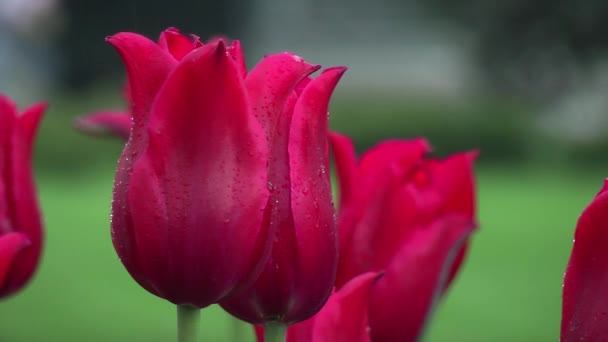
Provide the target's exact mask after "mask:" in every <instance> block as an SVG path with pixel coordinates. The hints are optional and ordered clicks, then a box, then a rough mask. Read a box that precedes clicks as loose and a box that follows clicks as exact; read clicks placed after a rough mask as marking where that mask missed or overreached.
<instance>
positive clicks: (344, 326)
mask: <svg viewBox="0 0 608 342" xmlns="http://www.w3.org/2000/svg"><path fill="white" fill-rule="evenodd" d="M379 277H380V274H379V273H374V272H368V273H363V274H361V275H359V276H357V277H355V278H353V279H351V280H350V281H349V282H348V283H347V284H346V285H344V286H343V287H342V288H341V289H340V290H339V291H337V292H336V293H334V294H333V295H332V296H331V297H330V298H329V300H328V301H327V303H326V304H325V306H324V307H323V309H322V310H321V311H320V312H319V313H318V314H317V315H316V316H315V318H314V319H315V324H314V328H313V334H312V336H313V338H312V341H314V342H371V338H370V334H369V331H370V329H369V322H368V307H369V301H370V297H371V293H372V292H371V290H372V285H373V284H374V282H375V281H376V280H378V278H379ZM288 342H292V341H288Z"/></svg>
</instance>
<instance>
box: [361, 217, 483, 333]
mask: <svg viewBox="0 0 608 342" xmlns="http://www.w3.org/2000/svg"><path fill="white" fill-rule="evenodd" d="M474 228H475V225H474V223H473V222H472V221H471V220H470V219H469V218H467V217H465V216H463V215H452V216H446V217H444V218H442V219H440V220H438V221H436V222H435V223H433V224H431V225H429V226H428V227H425V228H424V229H418V230H416V231H415V232H414V234H413V235H412V236H411V237H410V238H409V239H408V240H407V242H406V243H404V244H403V245H402V247H401V250H400V251H399V253H398V254H397V255H395V256H394V258H393V260H392V262H391V263H390V264H389V265H388V267H387V268H386V269H385V272H384V276H383V277H382V278H381V279H379V280H378V282H377V283H376V284H375V285H374V289H373V291H372V300H371V305H370V326H371V332H372V339H373V341H380V342H382V341H404V342H410V341H412V342H413V341H417V339H418V338H419V337H420V336H421V334H422V332H423V328H424V326H425V323H426V321H427V320H428V317H429V315H430V314H431V313H432V311H433V306H434V304H435V302H436V300H437V299H438V297H439V294H440V293H441V291H442V290H443V289H444V288H445V283H446V281H447V278H448V276H449V272H450V269H451V267H452V263H453V261H454V258H455V256H456V254H457V253H458V251H459V250H460V248H461V246H462V244H463V243H464V242H465V241H466V239H467V238H468V236H469V235H470V234H471V232H472V231H473V230H474Z"/></svg>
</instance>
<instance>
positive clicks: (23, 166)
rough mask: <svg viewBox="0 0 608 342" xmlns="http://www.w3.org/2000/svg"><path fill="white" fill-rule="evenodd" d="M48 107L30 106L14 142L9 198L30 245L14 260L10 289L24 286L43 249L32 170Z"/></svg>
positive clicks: (15, 131)
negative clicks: (42, 123)
mask: <svg viewBox="0 0 608 342" xmlns="http://www.w3.org/2000/svg"><path fill="white" fill-rule="evenodd" d="M45 109H46V104H44V103H40V104H36V105H33V106H31V107H29V108H28V109H26V110H25V111H24V112H23V114H21V115H20V116H19V117H18V118H17V121H16V122H15V126H14V127H13V132H12V133H13V134H12V137H11V138H12V139H11V143H10V167H11V168H10V174H11V176H10V182H11V185H10V193H8V194H7V195H8V196H9V197H8V202H9V203H13V205H12V206H9V207H10V210H11V213H10V216H11V217H12V221H13V225H14V226H15V227H18V230H19V232H21V233H23V234H25V235H26V236H27V239H28V241H29V243H30V247H29V248H28V249H27V250H24V251H23V252H22V253H20V255H19V258H17V259H16V260H14V267H15V271H14V272H13V273H12V274H11V278H10V280H9V283H6V284H4V285H5V290H6V291H9V292H11V291H14V290H17V289H20V288H22V287H23V285H25V283H27V282H28V280H29V279H30V277H31V276H32V275H33V273H34V271H35V270H36V266H37V265H38V261H39V259H40V253H41V250H42V239H43V236H42V235H43V233H42V223H41V219H40V211H39V207H38V199H37V197H36V187H35V184H34V176H33V174H32V150H33V145H34V136H35V134H36V131H37V129H38V126H39V123H40V120H41V119H42V116H43V114H44V111H45Z"/></svg>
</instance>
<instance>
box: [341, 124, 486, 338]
mask: <svg viewBox="0 0 608 342" xmlns="http://www.w3.org/2000/svg"><path fill="white" fill-rule="evenodd" d="M331 138H332V147H333V150H334V155H335V160H336V165H337V169H338V174H339V179H340V192H341V194H340V215H339V220H338V225H339V229H340V261H339V266H338V277H337V281H336V285H337V286H338V288H341V287H343V286H345V284H346V283H347V282H348V281H349V280H350V279H352V278H353V277H355V276H357V275H359V274H362V273H365V272H370V271H372V272H377V271H380V270H383V271H384V276H383V277H382V278H381V279H379V280H378V282H377V283H376V284H375V285H374V287H373V289H372V297H371V300H370V307H369V310H370V311H369V313H370V327H371V336H372V340H373V341H415V340H417V338H418V337H419V336H420V334H421V332H422V329H423V327H424V323H425V321H426V319H427V316H428V315H429V313H430V312H431V310H432V308H433V305H434V303H435V300H436V298H438V297H439V296H440V295H441V294H442V293H443V291H444V290H445V288H446V287H447V286H448V284H449V281H450V280H451V279H452V278H453V276H454V275H455V274H456V272H457V270H458V268H459V266H460V264H461V261H462V259H463V257H464V253H465V248H466V241H467V238H468V236H469V234H470V233H471V232H472V230H473V229H474V227H475V201H474V182H473V168H472V166H473V160H474V158H475V155H476V154H475V153H463V154H456V155H453V156H450V157H448V158H447V159H444V160H433V159H425V158H424V157H425V154H426V153H427V152H428V151H429V145H428V143H427V142H426V141H424V140H422V139H417V140H412V141H403V140H393V141H386V142H383V143H381V144H379V145H378V146H376V147H374V148H372V149H370V150H369V151H367V152H366V153H365V154H364V155H363V156H362V157H361V158H360V160H358V161H357V160H356V158H355V156H354V149H353V146H352V143H351V142H350V140H349V139H348V138H346V137H344V136H340V135H337V134H332V136H331Z"/></svg>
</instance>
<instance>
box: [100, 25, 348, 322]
mask: <svg viewBox="0 0 608 342" xmlns="http://www.w3.org/2000/svg"><path fill="white" fill-rule="evenodd" d="M108 41H109V42H110V43H111V44H112V45H113V46H114V47H115V48H116V49H117V50H118V52H119V53H120V55H121V56H122V58H123V60H124V62H125V65H126V68H127V73H128V76H129V77H128V86H127V91H128V96H127V99H128V101H129V103H130V105H131V108H130V110H129V112H130V113H131V116H132V127H130V132H131V133H130V135H129V139H128V142H127V144H126V146H125V149H124V151H123V154H122V157H121V159H120V161H119V165H118V170H117V174H116V181H115V188H114V201H113V204H112V214H113V216H112V239H113V242H114V246H115V248H116V251H117V253H118V255H119V256H120V258H121V261H122V262H123V264H124V265H125V267H126V269H127V270H128V271H129V273H130V274H131V275H132V276H133V278H134V279H135V280H136V281H137V282H138V283H139V284H140V285H141V286H142V287H144V288H145V289H146V290H148V291H149V292H151V293H153V294H155V295H157V296H160V297H162V298H165V299H167V300H169V301H171V302H173V303H175V304H178V305H190V306H194V307H199V308H202V307H205V306H207V305H209V304H212V303H216V302H218V301H221V300H223V299H226V298H229V297H231V296H234V295H235V294H237V293H244V291H245V290H246V289H248V288H249V287H250V286H251V285H252V283H253V281H254V280H255V279H257V278H258V276H259V275H260V273H261V272H262V269H263V266H264V265H267V264H268V263H267V261H268V259H269V257H270V250H271V248H270V247H271V244H273V238H274V241H276V240H284V239H287V241H289V242H290V243H292V242H294V241H295V240H294V238H295V235H294V234H295V233H296V232H297V233H298V234H299V233H300V232H302V231H303V229H304V230H306V231H310V234H309V238H307V239H300V240H299V241H300V242H302V241H306V242H305V243H304V245H305V246H306V247H308V246H310V245H311V244H313V243H320V244H321V246H325V245H327V246H328V248H327V250H326V251H324V252H322V253H312V254H311V260H307V259H301V261H302V262H305V264H301V265H299V266H301V267H303V270H304V271H305V274H306V275H307V276H306V278H305V280H306V281H308V279H310V278H311V275H312V273H313V270H314V272H317V273H318V272H319V267H318V266H319V265H320V264H321V261H320V260H321V259H318V258H322V260H323V263H325V264H328V265H329V266H327V267H325V268H324V270H321V272H320V273H319V274H320V279H322V280H321V281H320V282H319V283H317V284H316V285H314V284H313V286H312V288H313V290H312V291H310V292H311V293H312V294H313V295H314V298H313V297H307V298H306V299H307V300H312V302H311V304H308V305H309V306H310V305H312V306H313V307H314V309H315V310H316V309H318V307H320V306H321V305H322V303H323V302H324V301H325V299H326V297H327V295H329V291H330V290H331V286H332V284H333V279H334V277H335V267H336V263H337V256H336V247H335V245H336V237H335V235H336V232H335V223H334V214H333V206H332V203H331V188H330V186H329V177H328V175H327V173H326V171H325V167H326V164H327V141H326V130H327V102H328V100H329V94H330V93H331V89H333V86H334V85H335V83H336V82H337V79H338V78H339V75H341V73H342V70H341V69H335V70H329V71H327V72H326V73H325V74H323V75H321V76H319V81H317V82H316V85H315V86H313V87H311V88H310V89H311V90H309V91H308V93H309V94H308V95H305V94H304V93H303V94H302V96H301V97H300V99H298V92H297V91H296V90H297V89H296V88H297V87H296V85H297V84H298V82H300V81H301V80H302V79H304V78H305V77H306V76H307V75H309V74H310V73H311V72H313V71H315V70H316V69H317V68H318V67H316V66H313V65H310V64H308V63H306V62H304V61H303V60H302V59H301V58H299V57H297V56H295V55H292V54H289V53H282V54H277V55H272V56H269V57H267V58H266V59H265V60H264V62H262V63H261V64H260V65H259V66H258V67H256V68H255V69H254V70H253V71H252V72H251V73H247V71H246V69H245V66H244V57H243V55H242V51H241V48H240V45H239V44H238V42H234V43H233V44H232V45H231V46H227V45H226V43H225V42H224V40H222V39H215V40H213V41H211V42H210V43H208V44H202V43H201V42H200V41H199V40H198V39H197V38H196V37H186V36H183V35H181V34H179V33H178V32H177V31H176V30H174V29H170V30H167V31H165V32H164V33H163V35H161V39H160V40H159V42H158V43H154V42H152V41H150V40H148V39H147V38H145V37H142V36H140V35H137V34H133V33H120V34H117V35H115V36H113V37H110V38H108ZM311 84H312V83H311ZM305 92H306V91H305ZM321 137H322V138H321ZM288 141H289V143H288ZM289 156H291V157H289ZM292 221H293V222H294V223H291V222H292ZM304 222H305V223H306V227H305V228H298V229H299V230H297V231H296V230H293V229H291V230H289V229H282V227H283V226H286V225H290V224H291V225H294V224H296V225H297V227H301V226H302V225H303V224H304ZM279 230H281V231H280V232H279V233H278V235H276V234H275V232H277V231H279ZM293 246H296V245H295V243H292V244H290V245H289V247H293ZM277 250H278V249H277ZM296 255H297V256H299V254H296ZM313 257H316V258H317V259H314V260H312V258H313ZM273 260H274V259H273ZM288 260H289V262H292V260H293V259H291V258H289V259H288ZM310 261H312V262H310ZM275 264H277V262H276V260H275V261H274V263H273V265H275ZM288 264H289V263H288ZM289 265H290V266H291V265H292V264H289ZM281 269H283V266H281ZM298 286H304V283H302V284H301V285H298ZM317 297H318V298H317ZM299 310H300V311H298V312H301V311H306V312H309V311H311V310H312V309H310V308H309V307H307V308H305V309H299ZM309 314H310V315H312V314H314V312H310V313H309Z"/></svg>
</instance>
